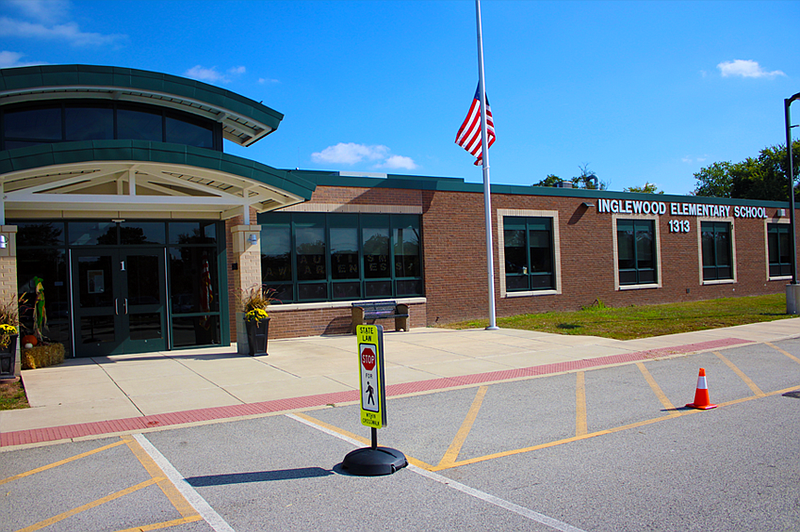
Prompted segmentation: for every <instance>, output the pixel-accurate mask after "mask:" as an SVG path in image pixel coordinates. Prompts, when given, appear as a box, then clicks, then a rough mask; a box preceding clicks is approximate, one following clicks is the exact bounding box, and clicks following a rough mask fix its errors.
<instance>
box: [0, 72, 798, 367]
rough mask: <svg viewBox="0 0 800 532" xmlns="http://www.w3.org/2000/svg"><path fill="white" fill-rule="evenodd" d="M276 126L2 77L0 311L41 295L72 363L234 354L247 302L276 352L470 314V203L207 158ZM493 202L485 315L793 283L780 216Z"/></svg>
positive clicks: (524, 190) (765, 205)
mask: <svg viewBox="0 0 800 532" xmlns="http://www.w3.org/2000/svg"><path fill="white" fill-rule="evenodd" d="M286 119H287V120H290V119H291V117H287V118H286ZM283 120H284V116H283V114H281V113H280V112H278V111H276V110H274V109H271V108H269V107H267V106H265V105H263V104H262V103H258V102H256V101H254V100H251V99H250V98H248V97H246V96H244V95H240V94H236V93H233V92H231V91H228V90H225V89H222V88H219V87H215V86H212V85H208V84H205V83H201V82H198V81H194V80H190V79H186V78H181V77H178V76H172V75H168V74H162V73H157V72H149V71H143V70H135V69H128V68H120V67H105V66H90V65H44V66H32V67H21V68H10V69H2V70H0V124H2V131H0V181H1V182H2V186H3V194H2V195H0V216H2V220H1V221H0V237H2V238H0V271H2V272H8V274H7V275H6V274H4V275H2V276H0V298H1V299H2V301H8V300H9V299H10V298H11V297H12V296H14V295H16V294H19V293H22V292H28V293H31V292H32V288H33V287H32V283H33V282H34V281H33V279H34V278H39V279H41V280H42V284H43V286H44V289H45V293H46V297H47V312H48V316H49V326H50V331H49V335H50V337H51V338H52V339H53V340H55V341H59V342H62V343H63V344H64V345H65V346H66V349H67V356H72V357H76V356H77V357H81V356H95V355H107V354H115V353H136V352H146V351H164V350H176V349H183V348H189V347H202V346H227V345H231V346H232V345H234V344H237V345H239V346H242V345H244V346H245V347H244V348H245V349H246V340H245V332H244V325H243V322H242V318H241V313H238V312H237V311H238V308H239V307H238V305H239V300H240V295H241V293H242V290H246V289H248V288H250V287H253V286H259V285H263V286H265V287H267V288H270V289H272V290H274V296H275V297H276V298H277V301H276V303H275V304H273V305H272V306H271V309H270V317H271V322H270V336H271V337H273V338H286V337H298V336H308V335H320V334H339V333H340V334H349V333H351V331H352V329H353V323H352V308H353V305H354V304H358V303H359V302H363V301H375V300H389V301H394V302H395V303H397V304H402V305H405V306H407V308H408V315H409V324H410V326H411V327H425V326H428V325H432V324H436V323H446V322H452V321H458V320H465V319H473V318H481V317H485V316H486V314H487V308H488V304H487V296H486V284H485V272H486V264H485V256H486V255H485V253H486V250H485V242H486V239H485V234H484V204H483V185H482V184H481V183H468V182H465V181H464V179H461V178H446V177H445V178H442V177H427V176H411V175H392V174H368V175H367V174H354V173H349V172H325V171H306V170H292V169H278V168H273V167H271V166H268V163H269V161H255V160H251V159H246V158H243V157H239V156H234V155H231V154H228V153H225V152H224V151H223V139H227V140H229V141H231V142H235V143H237V144H239V145H241V146H245V147H247V146H251V145H253V144H254V143H256V142H269V138H268V137H269V136H270V135H272V134H276V133H277V128H278V126H279V124H280V123H281V122H282V121H283ZM491 193H492V212H491V216H492V229H493V232H494V234H493V242H494V250H493V253H494V258H495V265H494V267H495V272H496V279H495V290H496V294H495V299H496V308H497V315H498V316H501V317H502V316H509V315H514V314H520V313H529V312H543V311H552V310H574V309H578V308H580V307H582V306H586V305H590V304H592V303H593V302H594V301H595V300H602V301H603V302H604V303H606V304H608V305H612V306H619V305H640V304H652V303H667V302H676V301H688V300H702V299H713V298H719V297H726V296H744V295H757V294H771V293H781V292H783V291H784V290H785V286H786V284H787V282H788V280H790V279H791V262H792V261H791V246H790V239H789V236H790V228H789V219H790V217H789V214H788V208H789V205H788V202H777V201H751V200H729V199H717V198H699V197H693V196H669V195H657V196H656V195H649V194H632V193H622V192H609V191H591V190H577V189H561V188H549V187H531V186H508V185H493V186H492V188H491ZM3 243H5V244H4V245H5V247H3ZM22 319H23V323H24V324H26V325H28V326H30V325H31V323H30V321H31V319H32V317H31V316H30V314H27V313H26V314H23V316H22ZM379 323H381V324H382V325H384V326H385V327H387V329H388V330H392V328H393V322H392V320H391V319H389V320H379Z"/></svg>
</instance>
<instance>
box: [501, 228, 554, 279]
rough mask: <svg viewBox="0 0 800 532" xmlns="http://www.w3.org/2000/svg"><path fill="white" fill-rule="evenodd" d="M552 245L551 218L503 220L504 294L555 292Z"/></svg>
mask: <svg viewBox="0 0 800 532" xmlns="http://www.w3.org/2000/svg"><path fill="white" fill-rule="evenodd" d="M553 242H554V239H553V219H552V218H549V217H521V216H506V217H504V218H503V247H504V250H503V252H504V260H505V274H506V292H530V291H534V290H555V289H556V269H555V263H556V260H555V249H554V244H553Z"/></svg>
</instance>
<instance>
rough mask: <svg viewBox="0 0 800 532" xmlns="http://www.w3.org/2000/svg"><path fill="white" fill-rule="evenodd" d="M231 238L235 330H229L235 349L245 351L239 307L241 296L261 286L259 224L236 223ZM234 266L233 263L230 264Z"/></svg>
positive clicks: (242, 322)
mask: <svg viewBox="0 0 800 532" xmlns="http://www.w3.org/2000/svg"><path fill="white" fill-rule="evenodd" d="M231 238H232V240H233V242H232V244H233V264H234V265H235V270H234V271H233V272H232V273H233V274H234V275H233V286H231V289H232V291H233V293H234V294H236V296H237V297H236V298H235V300H236V306H235V308H234V309H232V310H233V312H234V313H235V314H236V320H235V326H236V330H235V331H231V338H232V339H233V338H236V342H237V346H238V348H237V351H238V352H239V353H247V352H248V349H247V332H246V331H245V329H244V318H243V314H242V308H241V296H242V295H243V294H244V293H245V292H246V291H250V290H251V289H252V288H254V287H260V286H261V242H260V240H261V226H260V225H236V226H234V227H231ZM231 267H232V268H234V266H233V265H231Z"/></svg>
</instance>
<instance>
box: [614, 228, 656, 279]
mask: <svg viewBox="0 0 800 532" xmlns="http://www.w3.org/2000/svg"><path fill="white" fill-rule="evenodd" d="M617 269H618V275H619V284H620V286H625V285H639V284H655V283H657V282H658V273H657V262H656V237H655V221H654V220H617Z"/></svg>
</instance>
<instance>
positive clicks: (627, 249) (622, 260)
mask: <svg viewBox="0 0 800 532" xmlns="http://www.w3.org/2000/svg"><path fill="white" fill-rule="evenodd" d="M617 250H618V253H617V255H618V268H619V269H620V270H630V269H633V268H635V267H636V259H635V255H634V253H635V251H634V250H635V242H634V236H633V224H632V223H622V222H617Z"/></svg>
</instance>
